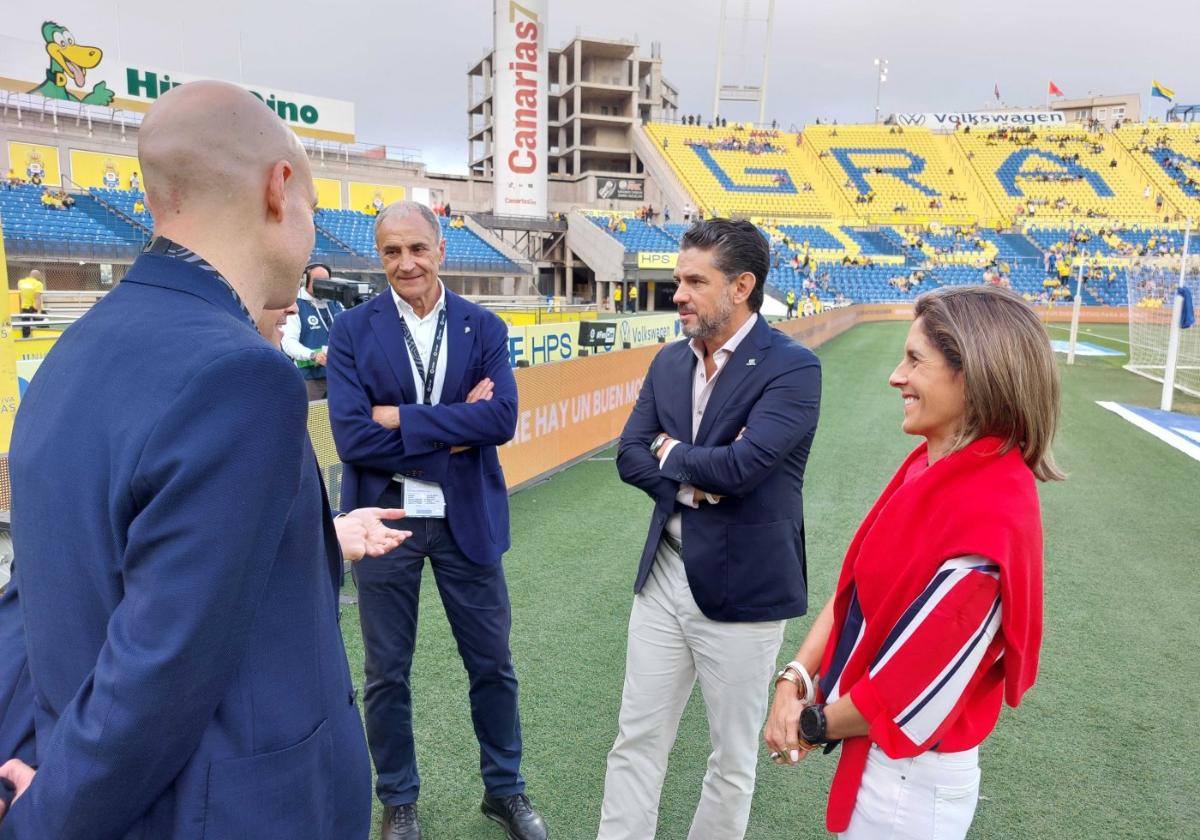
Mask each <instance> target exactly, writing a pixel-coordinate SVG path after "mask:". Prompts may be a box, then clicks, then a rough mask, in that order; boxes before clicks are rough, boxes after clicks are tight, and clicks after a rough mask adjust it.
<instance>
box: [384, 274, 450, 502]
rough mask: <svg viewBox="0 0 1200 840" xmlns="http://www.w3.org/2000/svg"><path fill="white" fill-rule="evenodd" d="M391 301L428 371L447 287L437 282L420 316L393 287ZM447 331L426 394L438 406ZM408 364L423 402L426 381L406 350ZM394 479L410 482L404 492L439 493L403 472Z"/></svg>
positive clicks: (435, 487) (430, 484)
mask: <svg viewBox="0 0 1200 840" xmlns="http://www.w3.org/2000/svg"><path fill="white" fill-rule="evenodd" d="M391 292H392V300H393V301H395V303H396V311H397V312H399V313H400V318H401V320H403V321H404V325H405V326H406V327H407V328H408V332H409V335H411V336H412V337H413V342H414V343H415V344H416V345H417V352H418V353H420V354H421V364H422V365H423V366H424V367H425V372H426V373H428V372H429V359H430V357H431V356H433V340H434V338H435V337H436V336H437V322H438V314H439V313H441V312H442V311H443V310H444V309H445V308H446V287H445V286H444V285H443V284H442V281H441V280H439V281H438V300H437V303H435V304H434V305H433V308H432V309H430V310H429V311H428V312H426V313H425V317H424V318H421V317H419V316H418V315H417V313H416V312H414V311H413V308H412V307H411V306H410V305H409V304H408V302H407V301H405V300H404V299H403V298H402V297H400V295H398V294H396V290H395V289H392V290H391ZM448 332H449V327H447V328H446V329H445V330H443V331H442V346H441V350H440V351H439V352H438V358H437V367H436V368H435V369H434V372H433V393H432V394H430V396H429V404H430V405H437V404H438V403H439V402H440V401H441V398H442V385H443V384H444V383H445V381H446V358H447V356H448V355H449V353H448V352H447V346H446V345H447V340H446V335H447V333H448ZM404 349H405V352H408V342H407V341H406V342H404ZM408 356H409V359H408V363H409V367H410V368H411V369H412V378H413V384H414V385H415V386H416V389H417V402H418V403H422V402H424V397H425V383H424V382H423V381H422V380H421V374H420V373H419V372H418V371H417V362H416V360H415V359H413V358H412V353H408ZM393 479H394V480H395V481H402V482H404V483H405V484H407V485H409V487H408V488H407V489H406V491H405V492H406V493H408V492H409V491H411V490H413V489H420V490H422V491H429V492H435V491H436V493H437V494H441V492H442V489H441V486H440V485H439V484H436V483H434V482H432V481H418V480H417V479H415V478H406V477H405V476H402V475H399V474H397V475H395V476H393Z"/></svg>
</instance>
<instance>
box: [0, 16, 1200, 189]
mask: <svg viewBox="0 0 1200 840" xmlns="http://www.w3.org/2000/svg"><path fill="white" fill-rule="evenodd" d="M744 4H745V0H732V2H730V3H729V5H730V7H731V9H737V10H739V11H740V10H741V9H742V8H743V6H744ZM0 5H2V6H3V7H4V8H5V11H4V14H3V15H0V34H2V35H5V36H9V37H10V38H19V39H23V40H25V39H40V35H39V32H38V30H39V29H40V26H41V22H42V21H43V20H45V19H47V18H50V19H53V20H56V21H57V22H59V23H61V24H63V25H65V26H68V27H69V28H70V29H71V30H72V31H73V32H74V34H75V36H76V38H77V40H79V41H80V42H81V43H85V44H86V43H92V44H106V45H110V46H109V48H108V49H109V50H110V53H111V51H112V50H114V47H113V46H111V45H114V44H115V45H117V46H116V47H115V50H116V51H117V52H118V53H119V54H118V55H116V56H113V57H114V58H118V59H120V60H123V61H127V62H130V63H141V64H144V65H155V66H159V67H162V68H165V69H174V70H178V71H182V72H187V73H194V74H200V75H211V76H213V77H217V78H229V79H234V80H237V79H238V78H239V73H240V79H241V80H242V81H244V82H248V83H256V84H260V85H263V86H269V87H274V88H278V89H283V90H292V91H297V92H304V93H309V94H312V95H315V96H323V97H329V98H334V99H348V100H351V101H353V102H354V103H355V105H356V112H357V113H356V117H357V135H358V138H359V140H361V141H363V142H370V143H383V144H387V145H391V146H406V147H411V148H416V149H420V150H421V151H422V153H423V157H424V160H425V161H426V163H427V164H428V165H429V168H430V169H431V170H434V171H443V172H448V171H458V172H465V169H466V139H465V137H466V126H467V118H466V97H467V85H466V71H467V69H468V68H469V67H470V66H471V65H472V64H473V63H475V62H476V61H477V60H478V59H479V58H480V57H481V56H482V55H483V54H484V53H485V52H487V50H489V49H490V45H491V40H492V14H491V9H492V4H491V3H490V2H487V0H421V2H413V0H396V1H395V2H388V3H383V2H369V0H334V1H333V2H323V3H317V2H311V0H294V2H291V3H278V2H274V3H268V2H264V0H239V2H231V0H206V2H186V3H184V2H172V0H88V1H86V2H85V0H56V2H54V3H52V4H47V5H42V4H36V3H20V4H17V3H16V2H15V0H2V2H0ZM749 6H750V8H751V11H752V12H754V11H758V10H761V12H762V13H765V9H766V0H749ZM720 7H721V4H720V0H691V1H690V2H680V0H659V2H648V1H647V0H599V1H598V0H550V7H549V8H550V11H549V21H550V44H551V46H553V47H556V48H557V47H560V46H562V45H563V44H565V43H566V42H567V41H568V40H570V39H571V38H572V37H574V36H575V34H576V33H577V32H578V33H581V34H583V35H586V36H595V37H602V38H623V39H627V40H636V41H637V42H638V43H639V44H640V45H641V49H642V53H643V55H647V56H648V55H649V54H650V43H651V42H652V41H658V42H661V44H662V56H663V69H664V75H665V76H666V77H667V79H668V80H670V81H671V82H672V83H673V84H674V85H675V86H676V87H677V88H678V89H679V91H680V98H681V101H680V105H681V108H682V110H683V111H684V112H689V113H690V112H698V113H702V114H704V115H705V116H706V117H707V116H708V115H709V114H710V112H711V111H712V94H713V84H714V74H715V65H716V52H717V31H718V22H719V15H720ZM1197 32H1200V2H1197V0H1162V2H1156V3H1153V4H1138V3H1131V2H1129V0H1122V2H1117V0H989V2H986V3H981V2H973V3H972V2H967V0H962V1H961V2H955V0H923V1H922V2H916V3H914V2H899V0H892V2H884V0H836V2H826V3H809V2H800V0H777V2H776V4H775V31H774V36H773V39H772V43H771V64H770V76H769V78H768V104H767V113H768V119H771V118H776V119H778V120H779V122H780V123H781V124H782V125H783V126H784V127H788V126H790V125H792V124H796V125H800V124H803V123H804V122H810V121H812V120H813V119H815V118H817V117H821V118H823V119H822V121H824V120H826V119H837V120H839V121H840V122H851V121H859V122H862V121H870V120H871V119H872V117H873V113H874V107H875V89H876V75H875V68H874V66H873V59H874V58H876V57H883V58H887V59H888V61H889V63H890V76H889V79H888V82H887V84H886V85H884V87H883V97H882V99H883V101H882V109H883V112H884V113H885V114H886V113H891V112H892V111H897V110H900V111H944V110H978V109H981V108H985V107H990V106H992V105H994V104H995V100H994V99H993V98H992V90H993V86H994V85H996V84H998V85H999V87H1000V93H1001V97H1002V101H1003V102H1004V103H1005V104H1020V105H1036V104H1043V103H1044V102H1045V91H1046V83H1047V80H1051V79H1052V80H1053V81H1054V82H1055V83H1056V84H1057V85H1058V86H1059V87H1060V88H1062V90H1063V91H1064V92H1065V93H1066V94H1067V96H1068V97H1076V96H1086V95H1088V94H1114V93H1128V92H1137V93H1140V94H1142V108H1143V113H1145V112H1146V109H1147V108H1151V109H1153V110H1152V113H1153V114H1154V115H1159V116H1161V114H1162V113H1163V110H1164V108H1163V106H1164V103H1163V100H1161V99H1156V100H1153V104H1151V100H1150V99H1149V97H1148V94H1149V88H1150V81H1151V79H1152V78H1153V79H1157V80H1158V81H1160V82H1162V83H1163V84H1165V85H1167V86H1169V87H1172V88H1174V89H1175V91H1176V92H1177V93H1178V95H1179V98H1180V99H1181V100H1183V101H1187V102H1200V60H1198V59H1197V50H1196V33H1197ZM740 33H741V29H740V27H738V26H735V27H734V28H733V29H732V30H731V32H730V33H729V43H730V47H731V52H732V53H736V52H737V46H738V43H739V41H740ZM749 33H750V35H749V38H748V43H749V45H750V46H751V47H753V46H754V43H755V41H756V40H758V41H761V27H752V28H751V29H750V30H749ZM239 40H240V53H241V59H240V62H239V57H238V55H239ZM2 43H3V42H2V41H0V44H2ZM10 43H11V42H10ZM727 69H728V71H729V74H728V75H727V81H734V82H738V81H742V82H749V81H757V76H758V72H759V71H758V65H757V62H756V61H755V60H751V61H749V62H743V61H742V60H740V59H738V58H737V57H736V56H731V57H730V58H728V59H727ZM739 70H740V71H742V72H741V74H740V75H741V77H739ZM742 108H743V110H742V111H740V112H739V111H737V110H736V107H734V106H730V107H728V108H726V109H725V111H726V113H727V114H729V115H730V116H734V117H737V116H747V117H748V116H751V115H752V112H750V111H748V110H744V109H746V108H747V106H744V105H743V106H742Z"/></svg>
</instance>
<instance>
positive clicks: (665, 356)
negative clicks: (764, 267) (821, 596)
mask: <svg viewBox="0 0 1200 840" xmlns="http://www.w3.org/2000/svg"><path fill="white" fill-rule="evenodd" d="M696 364H697V361H696V356H695V354H693V353H692V349H691V347H690V342H688V341H687V340H682V341H677V342H674V343H673V344H669V345H667V346H666V347H664V348H663V349H662V350H661V351H660V352H659V353H658V355H657V356H655V357H654V361H653V362H651V364H650V370H649V372H648V373H647V374H646V381H645V382H644V383H643V385H642V392H641V394H640V395H639V396H638V401H637V404H636V405H635V406H634V409H633V412H632V414H630V416H629V421H628V422H627V423H626V424H625V429H624V431H623V432H622V433H621V443H620V446H619V447H618V449H617V471H618V472H619V473H620V475H621V479H622V480H623V481H625V482H627V483H629V484H632V485H634V486H635V487H640V488H641V489H642V490H645V491H646V493H648V494H649V495H650V497H651V498H652V499H653V500H654V513H653V514H652V516H651V518H650V532H649V534H647V536H646V544H645V546H644V548H643V549H642V558H641V562H640V564H639V566H638V574H637V580H636V582H635V583H634V591H635V592H640V591H641V589H642V585H643V584H644V583H645V582H646V577H647V576H648V575H649V574H650V568H651V566H652V565H653V563H654V553H655V550H656V548H657V546H658V542H659V540H660V539H661V537H662V533H663V528H664V526H665V525H666V523H667V519H668V517H670V516H671V514H673V513H676V512H682V514H683V519H682V523H683V563H684V566H685V568H686V569H687V576H688V583H689V584H690V586H691V589H692V597H694V598H695V600H696V605H697V606H698V607H700V610H701V612H703V613H704V615H706V616H707V617H709V618H711V619H714V620H717V621H771V620H774V619H780V618H790V617H792V616H797V615H803V614H804V611H805V610H806V609H807V607H808V582H807V567H806V562H805V556H804V497H803V492H802V490H803V487H804V466H805V463H806V462H807V461H808V452H809V449H810V448H811V447H812V441H813V435H814V434H815V433H816V430H817V415H818V413H819V411H820V403H821V363H820V361H818V359H817V357H816V355H814V354H813V352H812V351H811V350H809V349H808V348H807V347H804V346H803V345H802V344H799V343H798V342H796V341H794V340H792V339H791V338H789V337H788V336H786V335H784V334H783V333H781V332H779V331H777V330H774V329H772V328H771V327H770V325H768V324H767V322H766V321H765V320H764V319H763V318H762V317H761V316H760V317H759V319H758V322H757V323H756V324H755V325H754V326H753V327H751V329H750V332H749V333H748V334H747V335H746V337H745V339H743V340H742V343H741V344H739V345H738V348H737V350H736V351H735V352H734V354H733V355H732V356H731V357H730V358H729V360H728V361H727V362H726V363H725V366H724V367H723V368H722V369H721V373H720V375H719V376H718V377H717V381H716V384H715V385H713V389H712V393H711V394H710V396H709V400H708V406H707V409H706V411H705V412H704V419H703V421H702V422H701V423H700V428H699V434H697V435H696V438H695V440H693V439H692V378H693V375H694V372H695V369H696ZM743 427H744V428H745V430H746V432H745V435H744V436H743V437H742V439H741V440H736V438H737V436H738V433H739V432H741V430H742V428H743ZM660 431H662V432H666V433H667V434H668V435H670V436H671V437H672V438H674V439H675V440H677V441H679V443H678V444H676V446H675V447H674V448H673V449H672V450H671V453H670V454H669V455H668V456H667V459H666V462H665V463H664V464H663V468H662V469H660V468H659V463H658V460H657V459H656V458H655V457H654V456H653V455H651V454H650V444H651V443H652V442H653V440H654V438H655V436H656V435H657V434H658V433H659V432H660ZM681 484H691V485H692V486H694V487H697V488H700V489H701V490H706V491H708V492H709V493H712V494H714V495H720V496H723V497H724V498H723V499H722V500H721V501H720V503H719V504H716V505H712V504H709V503H707V502H704V503H702V504H701V505H700V507H699V508H692V507H689V506H687V505H683V504H680V503H679V502H678V501H677V500H676V498H675V497H676V494H677V492H678V491H679V486H680V485H681Z"/></svg>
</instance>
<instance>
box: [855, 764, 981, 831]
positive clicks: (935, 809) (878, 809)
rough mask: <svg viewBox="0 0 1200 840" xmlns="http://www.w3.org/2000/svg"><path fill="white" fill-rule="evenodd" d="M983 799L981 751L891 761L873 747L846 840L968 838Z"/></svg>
mask: <svg viewBox="0 0 1200 840" xmlns="http://www.w3.org/2000/svg"><path fill="white" fill-rule="evenodd" d="M978 801H979V748H978V747H976V748H975V749H971V750H965V751H963V752H956V753H936V752H926V753H922V754H921V755H919V756H917V757H916V758H900V759H896V758H888V757H887V755H886V754H885V753H884V751H883V750H881V749H880V748H879V747H876V746H872V747H871V752H870V753H869V754H868V756H867V768H866V770H865V771H864V773H863V781H862V787H861V788H860V789H859V791H858V801H857V802H856V803H855V805H854V815H853V816H852V817H851V818H850V827H849V828H848V829H846V830H845V831H843V832H842V833H841V834H839V835H838V837H840V838H842V840H962V838H964V837H966V836H967V829H969V828H970V827H971V820H972V819H974V817H975V805H976V803H977V802H978Z"/></svg>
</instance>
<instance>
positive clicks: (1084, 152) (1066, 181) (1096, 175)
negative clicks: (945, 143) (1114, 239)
mask: <svg viewBox="0 0 1200 840" xmlns="http://www.w3.org/2000/svg"><path fill="white" fill-rule="evenodd" d="M953 142H956V143H958V144H959V146H960V147H961V149H962V150H963V152H964V153H965V155H966V156H967V157H968V158H969V159H970V161H971V165H972V167H973V169H974V172H975V175H976V177H977V178H978V179H979V180H980V181H981V182H982V183H983V185H984V186H985V187H986V189H987V191H988V192H989V193H990V195H991V196H992V198H993V200H994V201H995V204H996V206H997V207H998V208H999V209H1000V211H1001V213H1003V214H1005V215H1006V216H1007V217H1009V218H1013V219H1022V218H1029V217H1034V218H1038V217H1046V216H1049V217H1059V218H1072V219H1079V218H1121V219H1143V220H1150V219H1152V218H1154V215H1155V208H1154V203H1153V201H1152V200H1151V199H1149V198H1148V197H1145V196H1143V190H1144V187H1145V184H1144V182H1145V180H1146V177H1145V175H1144V173H1142V171H1141V170H1140V169H1139V168H1138V167H1137V165H1136V164H1135V163H1134V161H1133V159H1132V158H1131V157H1130V156H1129V154H1128V152H1127V151H1126V150H1125V149H1124V148H1123V147H1122V146H1121V145H1120V144H1119V143H1117V142H1116V141H1115V140H1114V139H1113V138H1112V137H1111V136H1104V135H1100V134H1093V133H1090V132H1088V131H1086V130H1084V129H1083V128H1082V127H1079V126H1054V127H1053V128H1048V129H1044V130H1031V129H1024V128H1022V129H1000V130H997V131H993V132H988V133H984V132H980V131H975V132H968V131H959V132H956V133H955V134H954V135H953ZM1114 164H1115V165H1114Z"/></svg>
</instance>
